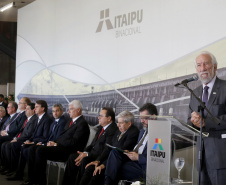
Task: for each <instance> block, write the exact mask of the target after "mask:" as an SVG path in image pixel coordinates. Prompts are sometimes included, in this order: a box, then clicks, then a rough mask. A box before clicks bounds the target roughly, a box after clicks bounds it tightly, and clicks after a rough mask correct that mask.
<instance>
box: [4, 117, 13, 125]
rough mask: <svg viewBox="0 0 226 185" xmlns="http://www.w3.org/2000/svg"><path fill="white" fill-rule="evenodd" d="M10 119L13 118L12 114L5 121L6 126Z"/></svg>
mask: <svg viewBox="0 0 226 185" xmlns="http://www.w3.org/2000/svg"><path fill="white" fill-rule="evenodd" d="M10 119H11V116H9V117H8V119H7V120H6V121H5V123H4V126H5V127H6V126H7V124H8V122H9V120H10Z"/></svg>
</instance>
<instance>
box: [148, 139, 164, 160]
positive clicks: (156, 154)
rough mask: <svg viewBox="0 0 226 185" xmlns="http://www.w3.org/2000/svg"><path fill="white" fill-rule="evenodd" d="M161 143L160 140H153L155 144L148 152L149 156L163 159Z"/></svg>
mask: <svg viewBox="0 0 226 185" xmlns="http://www.w3.org/2000/svg"><path fill="white" fill-rule="evenodd" d="M161 143H162V140H161V138H155V144H154V146H153V148H152V150H151V151H150V152H151V153H150V155H151V156H153V157H159V158H160V157H162V158H165V156H166V153H165V152H164V151H163V147H162V144H161ZM159 150H160V151H159Z"/></svg>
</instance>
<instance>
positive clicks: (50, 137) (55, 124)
mask: <svg viewBox="0 0 226 185" xmlns="http://www.w3.org/2000/svg"><path fill="white" fill-rule="evenodd" d="M57 123H58V122H57V121H55V122H54V125H53V129H52V131H51V134H50V136H49V139H48V141H50V139H52V137H53V135H54V130H55V128H56V126H57Z"/></svg>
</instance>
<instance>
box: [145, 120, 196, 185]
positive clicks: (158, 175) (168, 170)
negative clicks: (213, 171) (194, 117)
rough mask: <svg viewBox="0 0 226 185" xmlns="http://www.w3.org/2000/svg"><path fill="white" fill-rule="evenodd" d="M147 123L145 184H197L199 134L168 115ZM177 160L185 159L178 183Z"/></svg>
mask: <svg viewBox="0 0 226 185" xmlns="http://www.w3.org/2000/svg"><path fill="white" fill-rule="evenodd" d="M148 124H149V125H148V137H149V138H148V152H147V172H146V185H169V184H197V178H198V175H197V169H196V146H195V145H196V137H197V136H199V131H195V130H192V129H191V128H190V127H189V126H188V125H186V124H185V123H182V122H180V121H178V120H177V119H176V118H174V117H169V116H161V117H157V120H149V123H148ZM177 158H179V159H181V160H182V159H183V160H184V165H183V161H182V166H180V167H182V169H181V170H180V168H178V169H179V170H180V179H179V180H178V170H177V169H176V167H175V160H176V159H177ZM177 160H178V159H177ZM177 165H178V164H177ZM180 165H181V164H180ZM177 167H178V166H177Z"/></svg>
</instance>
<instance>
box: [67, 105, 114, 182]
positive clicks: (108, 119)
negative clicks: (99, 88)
mask: <svg viewBox="0 0 226 185" xmlns="http://www.w3.org/2000/svg"><path fill="white" fill-rule="evenodd" d="M98 119H99V124H100V127H99V129H98V130H97V132H96V135H95V137H94V139H93V141H92V143H91V144H90V145H89V146H87V147H86V148H85V150H84V152H81V151H80V150H78V151H77V153H75V154H72V155H70V157H69V159H68V161H67V165H66V169H65V173H64V179H63V184H64V185H70V184H75V180H76V175H77V173H78V170H79V168H81V170H83V169H84V168H85V166H86V165H87V164H88V163H89V162H91V161H93V160H98V161H102V160H105V159H106V157H107V156H108V153H109V150H108V148H107V147H105V144H106V143H109V144H111V142H112V137H113V136H114V134H115V132H116V131H117V125H116V124H115V113H114V111H113V109H112V108H109V107H104V108H102V110H101V112H100V115H99V117H98ZM79 178H80V176H79V175H78V180H79Z"/></svg>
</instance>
